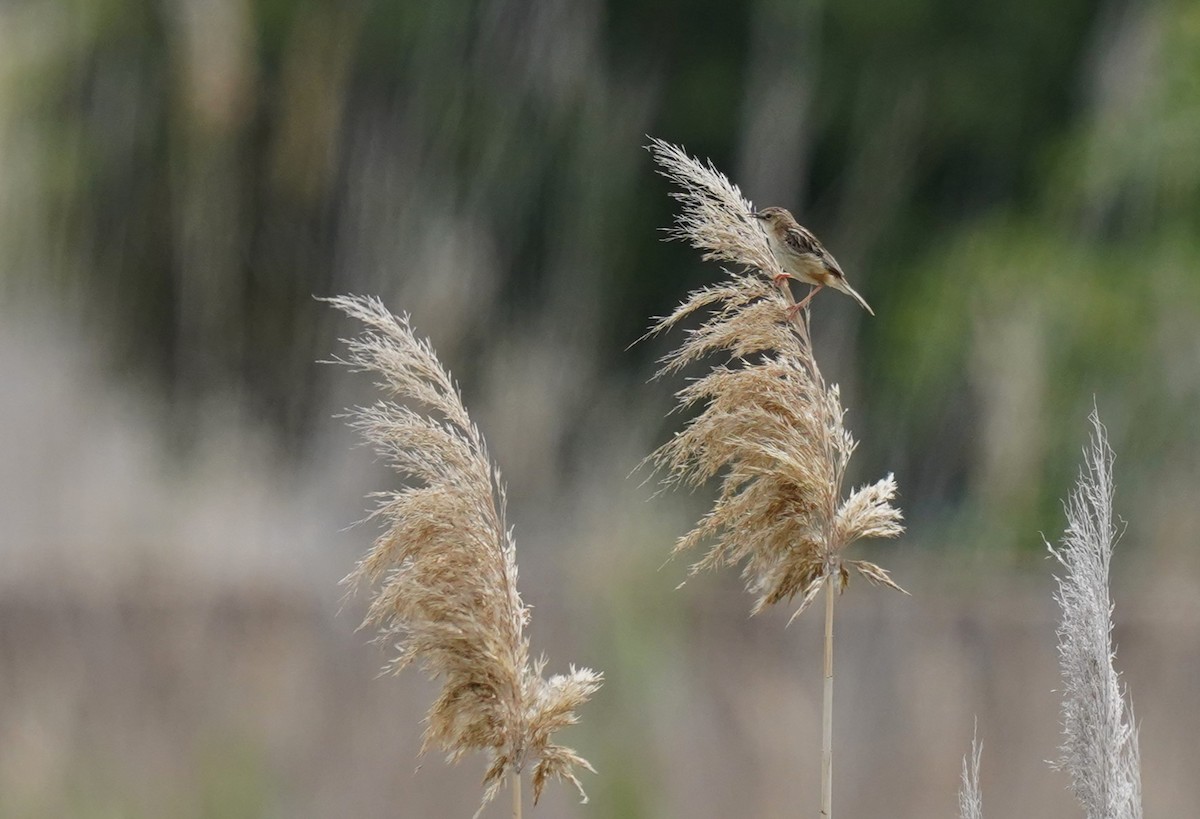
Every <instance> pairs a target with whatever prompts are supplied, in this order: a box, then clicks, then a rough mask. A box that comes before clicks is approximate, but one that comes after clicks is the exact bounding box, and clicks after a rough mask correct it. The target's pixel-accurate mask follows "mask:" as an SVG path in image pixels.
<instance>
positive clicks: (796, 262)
mask: <svg viewBox="0 0 1200 819" xmlns="http://www.w3.org/2000/svg"><path fill="white" fill-rule="evenodd" d="M752 215H753V216H754V218H755V219H757V220H759V221H760V222H762V223H763V224H764V225H765V227H766V233H767V244H769V245H770V246H771V252H772V253H773V254H775V261H777V262H779V266H780V267H782V268H783V270H784V272H783V274H782V275H779V276H776V277H775V279H776V284H779V283H781V282H782V280H784V279H795V280H796V281H800V282H804V283H805V284H811V285H813V289H812V292H810V293H809V294H808V295H807V296H805V297H804V300H803V301H801V302H799V303H798V304H796V305H795V306H794V307H793V308H792V312H793V313H795V312H798V311H800V310H802V309H804V306H805V305H807V304H808V303H809V302H810V301H811V300H812V297H813V296H815V295H817V293H818V291H820V289H821V288H822V287H832V288H833V289H834V290H841V291H842V292H843V293H845V294H846V295H847V296H850V297H851V298H853V299H854V300H855V301H856V302H858V303H859V304H861V305H862V306H863V308H864V309H865V310H866V311H867V312H868V313H870V314H871V315H875V311H874V310H872V309H871V305H869V304H867V300H866V299H864V298H863V297H862V296H860V295H858V291H856V290H855V289H854V288H853V287H851V286H850V283H849V282H847V281H846V274H845V273H843V272H842V268H841V267H840V266H839V265H838V263H837V259H835V258H833V254H832V253H830V252H829V251H828V250H826V249H825V247H824V246H823V245H822V244H821V243H820V242H819V241H817V237H816V236H813V235H812V233H810V232H809V231H808V230H807V229H806V228H804V227H802V226H801V225H800V223H799V222H797V221H796V219H795V217H794V216H792V214H790V213H788V211H787V210H786V209H784V208H763V209H762V210H760V211H758V212H756V213H754V214H752Z"/></svg>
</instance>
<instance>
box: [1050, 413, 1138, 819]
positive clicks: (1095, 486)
mask: <svg viewBox="0 0 1200 819" xmlns="http://www.w3.org/2000/svg"><path fill="white" fill-rule="evenodd" d="M1088 420H1089V421H1091V424H1092V436H1091V440H1090V441H1089V443H1088V446H1087V447H1085V448H1084V451H1083V467H1082V468H1081V469H1080V472H1079V479H1078V481H1077V483H1076V486H1075V490H1074V491H1073V492H1072V493H1071V494H1070V496H1069V497H1068V498H1067V501H1066V504H1065V506H1066V513H1067V528H1066V531H1065V532H1064V533H1063V537H1062V542H1061V544H1060V546H1059V547H1058V548H1057V549H1056V548H1054V547H1052V546H1050V545H1049V544H1048V543H1047V544H1046V546H1047V548H1048V549H1049V550H1050V553H1051V554H1052V555H1054V557H1055V558H1056V559H1057V560H1058V562H1059V563H1061V564H1062V567H1063V569H1064V570H1065V571H1064V573H1063V575H1062V576H1061V577H1058V578H1056V580H1057V581H1058V590H1057V592H1056V593H1055V595H1054V598H1055V600H1057V601H1058V604H1059V606H1061V608H1062V623H1061V624H1060V625H1059V628H1058V659H1059V668H1060V670H1061V672H1062V678H1063V704H1062V719H1063V744H1062V746H1061V748H1060V758H1059V761H1058V763H1057V765H1058V767H1059V768H1062V769H1065V770H1066V771H1067V772H1068V773H1070V775H1071V789H1072V791H1073V792H1074V794H1075V797H1076V799H1078V800H1079V803H1080V804H1081V805H1082V806H1083V808H1084V811H1085V813H1086V815H1087V817H1088V819H1141V816H1142V785H1141V760H1140V755H1139V753H1138V735H1137V727H1136V725H1135V724H1134V722H1133V714H1132V712H1131V710H1130V708H1129V706H1128V704H1127V703H1126V700H1125V696H1124V691H1123V689H1122V686H1121V683H1120V677H1119V675H1118V674H1117V672H1116V670H1115V669H1114V668H1113V661H1114V660H1115V659H1116V651H1115V649H1114V648H1113V644H1112V611H1113V606H1112V600H1111V599H1110V597H1109V590H1108V569H1109V563H1110V561H1111V559H1112V553H1113V547H1114V545H1115V544H1116V540H1117V538H1118V537H1119V533H1118V531H1117V527H1116V525H1115V524H1114V523H1113V507H1112V504H1113V474H1112V466H1113V451H1112V448H1111V447H1110V446H1109V444H1108V435H1107V433H1106V431H1105V429H1104V425H1103V424H1101V423H1100V417H1099V414H1098V413H1097V412H1096V411H1093V412H1092V414H1091V415H1090V416H1089V418H1088Z"/></svg>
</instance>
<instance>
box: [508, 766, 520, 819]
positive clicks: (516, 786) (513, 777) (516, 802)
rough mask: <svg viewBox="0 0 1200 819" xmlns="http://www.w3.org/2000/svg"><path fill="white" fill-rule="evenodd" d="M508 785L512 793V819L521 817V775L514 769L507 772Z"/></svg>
mask: <svg viewBox="0 0 1200 819" xmlns="http://www.w3.org/2000/svg"><path fill="white" fill-rule="evenodd" d="M509 787H511V788H512V793H513V814H512V815H513V819H521V775H520V774H519V773H517V772H516V771H513V772H512V773H511V774H509Z"/></svg>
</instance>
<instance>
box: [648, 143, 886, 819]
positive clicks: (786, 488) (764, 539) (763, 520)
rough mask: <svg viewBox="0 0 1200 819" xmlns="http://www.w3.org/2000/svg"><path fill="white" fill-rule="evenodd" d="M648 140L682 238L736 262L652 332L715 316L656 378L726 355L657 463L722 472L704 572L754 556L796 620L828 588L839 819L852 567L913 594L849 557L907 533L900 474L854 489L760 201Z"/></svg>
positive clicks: (684, 480)
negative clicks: (858, 548) (838, 631)
mask: <svg viewBox="0 0 1200 819" xmlns="http://www.w3.org/2000/svg"><path fill="white" fill-rule="evenodd" d="M648 147H649V150H650V152H651V153H652V154H653V156H654V158H655V160H656V161H657V163H658V165H659V172H660V173H661V174H662V175H663V176H665V177H666V178H667V179H668V180H670V181H671V182H673V183H674V184H675V185H677V186H678V188H679V190H678V191H677V192H675V193H673V194H672V196H673V198H675V199H676V200H677V201H678V202H679V205H680V212H679V214H678V215H677V217H676V220H675V224H674V226H673V227H672V228H669V229H668V238H672V239H679V240H682V241H686V242H688V243H690V244H691V245H692V246H693V247H695V248H697V249H699V250H701V251H703V258H704V259H706V260H713V261H719V262H726V263H729V264H731V265H733V266H734V267H735V270H733V271H730V270H728V269H727V270H726V274H727V276H726V278H725V280H724V281H722V282H720V283H719V284H715V285H712V286H709V287H704V288H701V289H699V290H696V291H694V292H693V293H691V294H690V295H689V296H688V297H687V298H686V299H685V301H684V302H683V303H682V304H681V305H679V307H677V308H676V309H675V311H674V312H672V313H671V314H670V315H668V316H665V317H663V318H661V319H658V320H657V321H656V322H655V323H654V325H653V326H652V327H651V329H650V331H649V333H647V336H653V335H656V334H658V333H661V332H664V331H666V330H668V329H670V328H672V327H674V326H675V325H677V324H679V323H680V322H682V321H684V320H685V319H687V318H688V317H690V316H692V315H693V314H695V313H703V314H704V318H703V320H702V323H701V324H700V326H699V327H698V328H695V329H691V330H688V331H687V335H686V338H685V340H684V341H683V343H682V344H681V345H680V346H679V347H678V348H677V349H676V350H674V351H673V352H671V353H669V354H668V355H667V356H666V357H665V358H664V359H663V360H662V362H661V365H662V366H661V369H660V370H659V371H658V373H657V376H656V377H663V376H666V375H670V374H673V373H677V372H678V371H679V370H682V369H683V368H684V367H686V366H687V365H689V364H692V363H694V362H697V361H700V360H702V359H706V358H708V357H710V356H714V355H716V356H724V357H725V359H726V360H725V361H724V362H723V363H718V364H716V365H714V366H713V367H712V368H711V369H710V370H709V372H708V373H707V375H704V376H703V377H701V378H699V379H698V380H696V381H693V382H692V383H690V384H689V385H688V386H686V387H684V388H683V389H682V390H680V391H679V392H678V393H677V394H676V397H677V399H678V407H677V408H678V409H680V410H686V409H691V408H694V407H700V408H701V409H700V413H699V415H697V416H696V417H695V418H693V419H692V420H691V421H689V422H688V423H687V424H686V426H685V427H684V429H683V430H682V431H681V432H678V433H676V435H675V436H674V437H673V438H672V439H671V440H670V441H668V442H667V443H666V444H664V445H663V446H661V447H659V448H658V449H657V450H656V451H655V452H654V453H652V454H651V455H650V456H649V457H648V458H647V461H649V462H650V463H651V464H653V466H654V467H655V470H656V471H657V472H658V473H660V474H662V475H663V483H664V484H665V485H667V486H681V485H682V486H691V487H698V486H701V485H703V484H705V483H706V482H708V481H709V480H710V479H713V478H718V476H719V490H718V493H717V498H716V501H715V502H714V504H713V506H712V508H711V510H710V511H709V512H708V513H706V514H705V515H704V516H703V517H702V518H701V519H700V520H699V521H698V522H697V524H696V525H695V526H694V527H693V528H692V530H691V531H690V532H688V533H687V534H685V535H684V536H682V537H681V538H680V539H679V540H678V542H677V543H676V545H675V550H674V553H676V554H678V553H680V552H684V551H689V550H691V549H694V548H696V547H698V546H700V545H701V544H708V550H707V552H706V553H705V554H704V556H703V557H702V558H701V559H700V560H698V561H697V562H695V563H694V564H693V565H692V567H691V569H690V572H691V573H692V574H694V573H696V572H699V571H702V570H704V569H709V568H714V567H720V566H736V565H739V564H741V565H742V575H743V577H744V579H745V581H746V587H747V590H748V591H750V592H751V593H752V594H754V595H755V596H756V600H755V603H754V606H753V612H754V613H758V612H760V611H762V610H763V609H765V608H766V607H768V606H770V605H772V604H774V603H778V602H781V601H790V600H792V599H794V598H799V601H800V602H799V605H798V607H797V608H796V611H795V612H794V613H793V615H792V617H793V619H794V618H795V617H796V616H798V615H799V614H800V613H801V612H802V611H804V610H805V609H806V608H807V607H808V606H809V604H810V603H812V601H813V600H814V599H815V598H816V596H817V595H818V594H819V593H820V591H821V589H822V588H825V589H827V592H828V594H827V598H826V609H825V610H826V617H825V691H824V694H825V698H824V700H825V707H824V720H823V726H822V734H823V742H822V746H823V747H822V790H823V793H822V815H824V816H826V817H829V816H831V814H832V807H831V802H832V795H831V791H832V723H831V720H832V696H833V693H832V692H833V687H832V680H833V659H832V657H833V654H832V652H833V631H832V629H833V606H834V599H835V595H836V594H837V593H840V592H841V591H842V590H843V589H844V588H845V586H846V583H847V582H848V580H849V576H850V572H849V569H851V568H853V569H854V570H855V571H857V572H858V573H859V574H860V575H861V576H862V577H864V578H865V579H866V580H867V581H869V582H870V583H872V584H874V585H882V586H887V587H890V588H893V589H896V590H898V591H903V589H901V588H900V587H899V586H898V585H897V584H896V583H895V582H894V581H893V580H892V578H891V576H890V575H889V573H888V572H887V571H886V570H885V569H883V568H881V567H879V566H877V565H875V564H874V563H869V562H867V561H865V560H852V559H849V558H847V557H846V556H845V551H846V548H847V547H848V546H849V545H850V544H852V543H854V542H855V541H857V540H859V539H862V538H868V537H887V538H892V537H896V536H898V535H899V534H900V533H901V532H903V526H902V525H901V523H900V521H901V514H900V510H899V509H897V508H896V507H895V506H893V505H892V500H893V499H894V498H895V495H896V482H895V480H894V479H893V477H892V476H891V475H888V476H887V477H886V478H883V479H882V480H880V481H877V482H876V483H874V484H870V485H867V486H862V487H859V488H858V489H855V490H853V491H852V492H850V493H849V495H848V496H847V497H844V498H843V492H842V487H843V481H844V478H845V474H846V467H847V465H848V463H849V461H850V456H851V454H852V453H853V452H854V448H855V441H854V438H853V437H852V436H851V435H850V433H849V432H848V431H847V430H846V428H845V426H844V424H843V416H844V414H845V411H844V410H843V408H842V404H841V398H840V395H839V393H838V388H837V386H836V385H833V386H829V385H827V384H826V383H825V379H824V378H823V376H822V375H821V371H820V368H819V367H818V366H817V360H816V357H815V355H814V353H813V346H812V337H811V335H810V332H809V313H808V311H798V310H795V309H793V308H794V307H795V305H796V302H795V298H794V297H793V295H792V292H791V290H790V289H788V285H787V282H786V281H784V280H783V279H782V278H779V279H776V278H775V277H777V276H780V275H781V274H782V273H783V271H782V269H781V268H780V266H779V263H778V262H777V261H776V259H775V257H774V255H773V254H772V253H771V249H770V246H769V245H768V244H767V240H766V237H765V236H764V235H763V233H762V232H761V230H760V228H759V227H758V225H757V224H756V221H755V220H754V219H753V218H752V216H751V214H752V213H754V208H753V207H752V206H751V204H750V203H749V202H748V201H747V200H746V199H744V198H743V197H742V195H741V192H740V191H739V190H738V188H737V187H736V186H735V185H733V184H732V183H731V182H730V181H729V179H728V178H726V177H725V175H724V174H722V173H720V172H719V171H717V170H716V168H714V167H713V166H712V164H711V163H708V164H704V163H701V162H699V161H697V160H696V159H693V158H692V157H690V156H688V155H687V154H686V153H685V152H684V151H683V150H682V149H681V148H679V147H677V146H674V145H671V144H669V143H667V142H664V141H662V140H658V139H655V140H652V142H651V144H650V145H649V146H648ZM775 282H778V284H776V283H775Z"/></svg>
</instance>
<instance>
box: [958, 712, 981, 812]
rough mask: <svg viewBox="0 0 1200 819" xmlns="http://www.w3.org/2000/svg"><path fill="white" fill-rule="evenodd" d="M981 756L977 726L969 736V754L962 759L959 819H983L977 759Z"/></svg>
mask: <svg viewBox="0 0 1200 819" xmlns="http://www.w3.org/2000/svg"><path fill="white" fill-rule="evenodd" d="M982 757H983V743H982V742H980V741H979V727H978V726H976V727H975V734H974V736H972V737H971V754H970V756H964V757H963V761H962V783H961V785H960V786H959V790H958V815H959V819H983V793H982V791H980V788H979V761H980V759H981V758H982Z"/></svg>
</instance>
